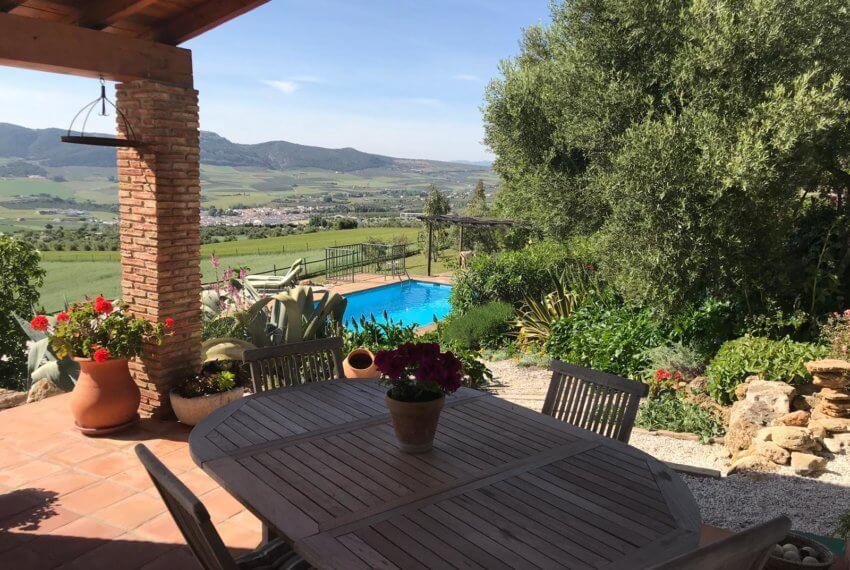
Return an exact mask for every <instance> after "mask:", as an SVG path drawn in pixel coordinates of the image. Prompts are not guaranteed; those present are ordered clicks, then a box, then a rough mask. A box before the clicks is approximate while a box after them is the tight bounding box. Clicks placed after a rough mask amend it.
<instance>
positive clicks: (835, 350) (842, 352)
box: [820, 309, 850, 359]
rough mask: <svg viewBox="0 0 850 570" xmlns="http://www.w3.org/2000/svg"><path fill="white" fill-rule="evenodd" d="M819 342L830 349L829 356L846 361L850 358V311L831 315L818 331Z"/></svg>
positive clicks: (846, 310)
mask: <svg viewBox="0 0 850 570" xmlns="http://www.w3.org/2000/svg"><path fill="white" fill-rule="evenodd" d="M820 334H821V341H822V342H823V344H825V345H826V346H828V347H829V348H830V350H829V355H830V356H832V357H834V358H841V359H847V358H848V356H850V309H845V310H844V311H841V312H835V313H832V314H831V315H830V316H829V317H827V320H826V323H824V324H823V325H822V326H821V329H820Z"/></svg>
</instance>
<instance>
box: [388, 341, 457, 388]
mask: <svg viewBox="0 0 850 570" xmlns="http://www.w3.org/2000/svg"><path fill="white" fill-rule="evenodd" d="M375 366H376V367H377V369H378V371H379V372H380V373H381V374H383V375H384V384H386V385H387V386H389V387H390V389H389V390H388V391H387V395H388V396H389V397H390V398H392V399H394V400H398V401H400V402H429V401H431V400H436V399H437V398H439V397H440V396H442V395H443V394H452V393H454V392H455V391H457V389H458V388H460V385H461V380H462V378H463V372H462V367H461V362H460V360H458V358H457V357H456V356H455V355H454V354H453V353H451V352H441V351H440V345H439V344H437V343H412V342H408V343H404V344H402V345H400V346H398V347H397V348H395V349H393V350H381V351H378V353H377V354H376V355H375Z"/></svg>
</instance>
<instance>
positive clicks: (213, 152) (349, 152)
mask: <svg viewBox="0 0 850 570" xmlns="http://www.w3.org/2000/svg"><path fill="white" fill-rule="evenodd" d="M63 134H65V131H64V130H62V129H28V128H26V127H21V126H18V125H12V124H9V123H0V158H15V159H21V160H25V161H28V162H31V163H34V164H37V165H39V166H47V167H62V166H88V167H112V166H114V165H115V150H114V149H110V148H104V147H88V146H82V145H73V144H65V143H62V142H60V141H59V137H60V136H61V135H63ZM201 163H202V164H209V165H215V166H231V167H237V168H240V167H248V168H262V169H267V170H289V169H293V168H318V169H321V170H330V171H335V172H355V171H358V170H367V169H373V168H390V169H393V170H396V171H400V172H421V171H459V172H470V171H482V172H483V171H487V170H489V169H488V168H487V167H486V166H482V165H478V164H470V163H452V162H440V161H434V160H414V159H401V158H393V157H389V156H382V155H378V154H370V153H366V152H361V151H359V150H356V149H353V148H338V149H335V148H322V147H317V146H307V145H301V144H296V143H291V142H287V141H268V142H263V143H258V144H238V143H234V142H232V141H229V140H228V139H226V138H224V137H222V136H221V135H218V134H216V133H213V132H209V131H201Z"/></svg>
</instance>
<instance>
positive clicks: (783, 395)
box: [746, 380, 796, 415]
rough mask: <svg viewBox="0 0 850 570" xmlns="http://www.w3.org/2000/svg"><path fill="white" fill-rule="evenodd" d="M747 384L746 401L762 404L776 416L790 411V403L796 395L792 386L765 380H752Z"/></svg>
mask: <svg viewBox="0 0 850 570" xmlns="http://www.w3.org/2000/svg"><path fill="white" fill-rule="evenodd" d="M749 384H750V385H749V387H748V388H747V396H746V399H747V400H749V401H750V402H764V403H765V404H767V406H768V407H770V408H771V409H773V411H774V412H776V413H777V414H782V415H784V414H787V413H788V412H789V411H791V401H792V400H793V399H794V396H795V395H796V391H795V390H794V387H793V386H790V385H788V384H785V383H784V382H769V381H767V380H753V381H752V382H750V383H749Z"/></svg>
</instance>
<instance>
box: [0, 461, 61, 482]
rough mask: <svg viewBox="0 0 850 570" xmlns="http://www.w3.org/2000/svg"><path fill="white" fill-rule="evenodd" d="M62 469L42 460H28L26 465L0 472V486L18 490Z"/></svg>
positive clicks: (22, 464)
mask: <svg viewBox="0 0 850 570" xmlns="http://www.w3.org/2000/svg"><path fill="white" fill-rule="evenodd" d="M63 469H64V468H63V467H62V466H61V465H58V464H56V463H51V462H49V461H44V460H42V459H30V460H29V461H27V462H26V463H21V464H19V465H16V466H15V467H12V468H9V469H4V470H2V471H0V484H3V485H6V486H7V487H12V488H13V489H15V488H20V487H22V486H23V485H25V484H26V483H28V482H30V481H34V480H36V479H41V478H42V477H46V476H48V475H51V474H53V473H56V472H58V471H62V470H63Z"/></svg>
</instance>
